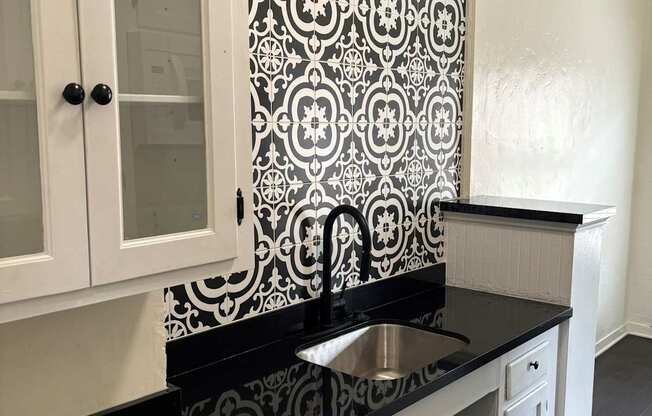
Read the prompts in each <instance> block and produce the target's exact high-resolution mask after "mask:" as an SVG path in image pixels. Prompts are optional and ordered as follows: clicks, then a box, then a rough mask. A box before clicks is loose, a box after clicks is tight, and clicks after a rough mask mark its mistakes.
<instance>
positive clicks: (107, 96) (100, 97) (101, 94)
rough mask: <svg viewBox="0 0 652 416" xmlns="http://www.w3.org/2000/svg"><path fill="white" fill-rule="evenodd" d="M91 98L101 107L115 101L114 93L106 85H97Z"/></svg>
mask: <svg viewBox="0 0 652 416" xmlns="http://www.w3.org/2000/svg"><path fill="white" fill-rule="evenodd" d="M91 97H92V98H93V100H94V101H95V102H96V103H98V104H99V105H107V104H109V103H110V102H111V100H113V91H111V87H109V86H108V85H106V84H97V85H96V86H95V88H93V91H91Z"/></svg>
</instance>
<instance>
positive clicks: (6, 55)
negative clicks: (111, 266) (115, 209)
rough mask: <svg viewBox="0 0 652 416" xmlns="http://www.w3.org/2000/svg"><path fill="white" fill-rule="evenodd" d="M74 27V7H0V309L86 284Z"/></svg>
mask: <svg viewBox="0 0 652 416" xmlns="http://www.w3.org/2000/svg"><path fill="white" fill-rule="evenodd" d="M50 3H51V2H50ZM75 21H76V7H75V3H74V1H69V0H64V1H61V2H57V6H56V7H53V5H52V4H48V2H46V1H43V0H41V1H30V0H0V287H2V289H0V304H2V303H7V302H12V301H16V300H21V299H25V298H28V297H37V296H43V295H48V294H53V293H58V292H64V291H68V290H73V289H79V288H82V287H87V286H88V285H89V269H88V250H87V246H88V242H87V237H86V234H87V229H86V206H85V179H84V177H85V176H84V175H85V173H84V155H83V151H84V147H83V146H84V143H83V136H82V134H83V131H82V110H81V107H76V106H73V105H71V104H68V103H66V102H64V99H63V97H62V91H63V89H64V87H65V86H66V85H67V83H69V82H79V81H80V71H79V59H78V54H77V52H76V51H77V49H76V30H75ZM59 25H62V26H64V25H69V26H67V27H59ZM64 51H65V53H66V55H65V57H66V59H65V60H62V59H61V55H60V53H61V52H64ZM43 68H47V71H43V70H42V69H43Z"/></svg>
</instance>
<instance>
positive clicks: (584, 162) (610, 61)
mask: <svg viewBox="0 0 652 416" xmlns="http://www.w3.org/2000/svg"><path fill="white" fill-rule="evenodd" d="M474 3H476V10H475V13H476V23H475V24H476V26H475V52H474V57H473V77H474V80H473V120H472V138H471V143H472V144H471V156H470V169H471V172H470V184H469V188H467V189H469V190H470V192H471V193H472V194H489V195H501V196H515V197H530V198H542V199H555V200H568V201H577V202H594V203H603V204H610V205H615V206H617V209H618V214H617V216H616V218H615V219H613V220H612V221H611V223H610V224H609V225H608V227H607V232H606V236H605V244H604V250H603V253H604V256H603V261H602V266H601V274H602V280H601V282H600V307H599V323H598V338H600V337H601V336H603V335H604V334H607V333H608V332H610V331H611V330H613V329H615V328H617V327H619V326H620V325H622V324H623V323H624V322H625V310H626V307H625V298H626V292H627V261H628V245H629V229H630V205H631V191H632V180H633V171H634V150H635V145H636V133H637V113H638V101H639V88H640V72H641V61H642V44H643V40H644V34H645V33H646V31H647V25H648V22H647V20H648V15H649V13H648V12H649V10H648V9H649V7H650V6H649V4H650V3H649V2H648V1H647V0H619V1H615V0H573V1H568V0H476V1H475V2H474ZM651 289H652V287H651Z"/></svg>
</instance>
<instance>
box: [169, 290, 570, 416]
mask: <svg viewBox="0 0 652 416" xmlns="http://www.w3.org/2000/svg"><path fill="white" fill-rule="evenodd" d="M389 280H394V281H399V282H400V281H402V283H399V284H401V287H418V288H419V290H418V292H415V294H413V295H408V296H404V297H402V298H401V300H398V301H394V302H390V303H385V304H383V305H380V306H376V307H374V308H372V309H370V310H367V311H366V313H367V315H369V318H370V319H372V320H399V321H404V322H410V323H413V324H417V325H420V326H424V327H428V328H430V329H431V330H433V331H438V330H443V331H449V332H453V333H456V334H460V335H463V336H464V337H466V338H468V339H469V340H470V343H469V344H468V346H467V347H466V348H465V349H463V350H462V351H459V352H456V353H453V354H451V355H449V356H448V357H446V358H445V359H442V360H439V361H438V362H433V363H431V364H430V365H428V366H427V367H425V368H423V369H421V370H418V371H415V372H414V373H412V374H410V375H409V376H407V377H405V378H402V379H399V380H392V381H372V380H367V379H362V378H357V377H353V376H350V375H347V374H345V373H340V372H337V371H334V370H329V369H326V368H323V367H320V366H318V365H314V364H310V363H308V362H305V361H302V360H301V359H299V358H297V357H296V356H295V352H296V350H297V348H298V347H300V346H301V345H304V344H306V343H307V342H310V341H314V340H315V338H316V337H317V338H319V337H321V336H323V334H317V335H315V333H314V332H312V331H308V330H306V329H302V328H300V327H299V328H293V329H291V330H288V331H287V333H285V334H283V336H282V337H280V338H279V340H278V341H275V342H272V343H269V344H267V345H266V346H264V347H260V348H254V349H250V350H249V351H246V352H241V353H240V354H237V353H236V355H232V356H230V357H228V358H224V359H222V360H221V361H218V362H215V363H212V364H210V365H206V366H204V367H201V368H197V369H193V370H191V371H186V372H181V373H179V374H178V375H175V376H173V377H171V378H170V379H169V382H170V383H172V384H173V385H176V386H178V387H180V388H181V389H182V400H183V414H184V415H186V416H200V415H214V414H220V415H222V414H227V415H236V414H237V415H285V416H305V415H357V416H362V415H392V414H395V413H396V412H397V411H399V410H400V409H403V408H405V407H407V406H409V405H411V404H413V403H415V402H416V401H418V400H420V399H422V398H424V397H426V396H428V395H430V394H432V393H433V392H435V391H437V390H439V389H441V388H443V387H444V386H446V385H448V384H450V383H452V382H454V381H456V380H458V379H460V378H461V377H464V376H465V375H467V374H469V373H470V372H472V371H474V370H476V369H478V368H479V367H481V366H483V365H485V364H487V363H489V362H490V361H492V360H494V359H496V358H498V357H500V356H501V355H503V354H505V353H506V352H508V351H510V350H512V349H514V348H516V347H517V346H519V345H521V344H523V343H525V342H527V341H529V340H530V339H532V338H534V337H536V336H538V335H540V334H542V333H543V332H545V331H547V330H548V329H550V328H552V327H554V326H556V325H559V324H560V323H562V322H563V321H565V320H567V319H569V318H570V317H571V315H572V309H571V308H569V307H565V306H557V305H551V304H546V303H539V302H532V301H527V300H522V299H517V298H511V297H506V296H500V295H493V294H488V293H482V292H477V291H472V290H466V289H459V288H453V287H447V286H436V285H428V284H424V283H422V282H416V281H413V280H411V278H410V277H404V278H399V279H389ZM383 284H384V283H380V284H374V285H370V286H377V288H381V289H379V290H384V289H382V285H383ZM387 285H388V286H387V289H386V290H390V291H394V289H392V286H391V285H397V282H388V283H387ZM394 287H397V286H394ZM358 293H368V292H362V291H359V292H358ZM283 316H284V315H282V314H280V315H276V318H275V317H273V316H272V317H267V318H265V319H268V321H266V323H265V324H264V326H265V327H268V328H270V327H271V328H274V327H276V328H278V331H285V329H282V328H283V327H284V325H282V324H281V323H280V321H278V325H276V326H275V325H273V321H270V319H285V318H283ZM251 325H256V324H255V323H251V324H250V326H251ZM351 325H354V324H351ZM250 329H251V328H250ZM229 331H231V332H229ZM229 331H224V332H222V333H221V334H222V336H221V338H220V334H218V333H217V332H216V334H218V335H217V337H216V336H215V334H214V336H213V337H212V338H211V340H210V341H209V340H208V338H205V340H206V341H205V342H204V344H203V346H204V348H205V349H208V350H210V349H212V348H214V349H215V350H216V351H217V350H220V349H222V350H224V348H223V347H218V346H217V345H211V343H217V344H222V343H223V344H224V345H227V346H228V345H229V344H230V343H232V340H234V339H235V335H234V334H235V333H234V332H233V331H234V329H231V330H229ZM247 336H252V337H256V333H255V332H254V333H252V331H251V330H250V331H249V332H248V335H247ZM258 336H259V337H263V336H264V335H263V334H262V333H260V335H258ZM200 340H201V338H196V340H195V342H199V341H200ZM196 345H197V344H195V345H193V348H195V349H196V348H197V347H196ZM227 349H228V347H227ZM243 351H244V350H243Z"/></svg>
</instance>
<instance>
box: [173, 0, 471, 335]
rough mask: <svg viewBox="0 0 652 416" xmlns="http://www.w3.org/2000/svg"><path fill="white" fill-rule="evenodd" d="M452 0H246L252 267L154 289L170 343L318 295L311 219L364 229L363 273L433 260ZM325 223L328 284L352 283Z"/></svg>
mask: <svg viewBox="0 0 652 416" xmlns="http://www.w3.org/2000/svg"><path fill="white" fill-rule="evenodd" d="M465 30H466V21H465V2H464V0H249V56H250V71H251V74H250V92H251V107H252V150H253V151H252V164H253V181H254V188H255V190H254V218H255V250H256V262H255V267H254V270H249V271H243V272H241V273H235V274H233V275H231V276H225V277H215V278H213V279H208V280H205V281H202V282H196V283H189V284H186V285H182V286H177V287H173V288H169V289H167V290H166V291H165V299H166V301H167V303H168V309H169V311H170V312H169V314H168V318H167V320H166V325H167V328H168V338H169V339H170V340H172V339H176V338H179V337H183V336H186V335H189V334H193V333H196V332H200V331H203V330H206V329H210V328H213V327H216V326H219V325H223V324H228V323H232V322H234V321H237V320H240V319H246V318H249V317H252V316H256V315H258V314H261V313H265V312H269V311H272V310H275V309H278V308H282V307H286V306H288V305H292V304H296V303H298V302H303V301H305V300H307V299H311V298H314V297H316V296H318V294H319V292H320V291H321V273H322V263H323V259H322V258H321V235H322V232H323V222H324V220H325V218H326V216H327V215H328V213H329V212H330V210H331V209H332V208H333V207H335V206H337V205H339V204H350V205H353V206H355V207H357V208H358V209H360V210H361V212H363V213H364V215H365V216H366V218H367V220H368V222H369V224H370V228H371V229H372V230H373V231H372V234H373V235H372V245H373V253H372V266H371V272H370V279H369V281H374V280H377V279H381V278H386V277H390V276H395V275H398V274H401V273H405V272H407V271H411V270H415V269H419V268H422V267H426V266H428V265H432V264H435V263H437V262H439V261H441V260H442V259H443V258H444V242H443V228H442V222H441V221H440V216H439V210H438V201H439V200H440V199H441V198H451V197H455V196H456V195H458V194H459V187H460V160H461V155H462V153H461V152H462V150H461V141H462V125H463V119H462V103H463V100H462V98H463V90H464V36H465ZM358 232H359V231H358V229H357V225H355V224H354V222H353V221H352V220H351V219H349V218H341V219H339V220H338V223H337V224H336V236H334V253H333V259H331V262H332V264H333V273H334V281H335V285H336V288H338V289H339V288H341V287H342V286H343V284H344V282H345V281H346V282H347V286H357V285H360V284H365V283H368V282H363V281H361V279H360V276H359V271H360V258H359V254H358V253H359V247H360V244H361V240H360V235H359V233H358Z"/></svg>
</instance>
